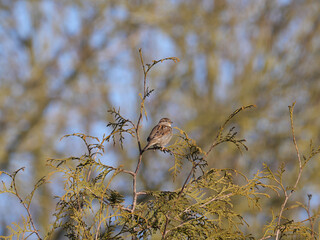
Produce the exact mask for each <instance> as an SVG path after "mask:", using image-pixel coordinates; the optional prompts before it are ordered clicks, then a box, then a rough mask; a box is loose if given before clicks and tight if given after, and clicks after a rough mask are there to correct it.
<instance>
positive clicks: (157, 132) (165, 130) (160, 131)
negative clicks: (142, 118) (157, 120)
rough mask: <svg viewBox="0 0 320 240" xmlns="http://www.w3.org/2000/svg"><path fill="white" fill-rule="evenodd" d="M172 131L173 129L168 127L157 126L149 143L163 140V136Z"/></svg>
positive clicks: (149, 138)
mask: <svg viewBox="0 0 320 240" xmlns="http://www.w3.org/2000/svg"><path fill="white" fill-rule="evenodd" d="M170 130H171V128H170V127H168V126H164V125H157V126H155V127H154V128H153V129H152V131H151V133H150V135H149V137H148V138H147V141H148V142H150V141H151V140H154V139H158V138H161V137H162V136H163V135H165V134H167V133H168V131H170Z"/></svg>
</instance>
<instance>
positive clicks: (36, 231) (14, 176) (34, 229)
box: [11, 167, 42, 239]
mask: <svg viewBox="0 0 320 240" xmlns="http://www.w3.org/2000/svg"><path fill="white" fill-rule="evenodd" d="M20 170H24V167H22V168H20V169H18V170H17V171H15V173H14V174H13V175H11V178H12V183H13V188H14V191H15V195H16V196H17V197H18V199H19V200H20V203H21V204H22V205H23V207H24V208H25V209H26V210H27V213H28V216H29V220H30V223H31V225H32V228H33V232H34V233H35V234H36V235H37V237H38V238H39V239H42V238H41V237H40V234H39V232H38V230H37V229H36V227H35V225H34V222H33V219H32V215H31V212H30V209H29V207H27V205H26V204H25V202H24V201H23V200H22V198H21V197H20V195H19V193H18V190H17V186H16V180H15V178H16V174H17V173H18V172H19V171H20Z"/></svg>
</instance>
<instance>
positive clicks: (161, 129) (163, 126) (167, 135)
mask: <svg viewBox="0 0 320 240" xmlns="http://www.w3.org/2000/svg"><path fill="white" fill-rule="evenodd" d="M171 123H172V121H171V120H170V119H169V118H161V119H160V121H159V123H158V124H157V125H156V126H155V127H154V128H153V129H152V131H151V133H150V135H149V137H148V138H147V141H148V144H147V145H146V146H145V148H144V149H143V150H142V151H145V150H147V149H148V148H150V147H151V146H159V147H161V148H164V146H165V145H167V144H168V143H169V142H170V140H171V138H172V128H171Z"/></svg>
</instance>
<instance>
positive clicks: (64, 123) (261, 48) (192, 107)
mask: <svg viewBox="0 0 320 240" xmlns="http://www.w3.org/2000/svg"><path fill="white" fill-rule="evenodd" d="M319 12H320V2H318V1H308V0H305V1H299V0H270V1H237V0H234V1H219V0H218V1H213V0H201V1H199V0H197V1H196V0H193V1H192V0H189V1H185V0H184V1H179V0H173V1H169V0H168V1H147V0H146V1H144V0H135V1H88V0H87V1H86V0H78V1H72V2H69V1H50V0H43V1H40V0H29V1H19V0H17V1H10V0H2V1H1V2H0V133H1V134H0V165H1V169H4V170H7V171H14V170H16V169H17V168H20V167H22V166H26V167H27V168H26V171H25V173H24V174H23V175H21V176H22V177H20V178H19V180H20V181H21V184H22V186H24V188H23V189H24V190H26V191H30V189H29V188H30V187H32V185H33V183H35V182H36V180H37V179H39V178H41V177H42V176H43V175H45V174H46V171H47V169H46V167H45V163H46V161H45V160H46V159H48V158H51V157H55V158H57V157H59V156H61V157H65V156H67V155H70V154H74V155H81V154H82V153H83V151H85V148H84V146H83V145H81V142H80V141H76V140H74V141H70V140H68V141H66V140H62V141H61V142H59V139H60V137H61V136H63V135H65V134H69V133H74V132H82V133H86V134H89V135H94V136H102V135H103V134H104V133H106V132H108V131H110V130H109V129H107V128H106V124H107V121H108V120H110V117H111V116H108V115H107V110H108V109H110V108H111V107H115V108H118V107H120V108H121V111H122V114H123V115H124V116H128V117H134V116H136V112H137V110H138V109H139V105H138V104H139V97H138V93H139V92H141V91H142V84H141V79H142V70H141V66H140V62H139V58H138V48H139V47H142V48H143V51H144V55H145V58H146V59H147V60H148V62H150V61H151V60H152V59H160V58H165V57H171V56H175V57H179V58H180V59H181V62H180V63H179V64H173V63H172V64H165V65H159V66H157V67H156V68H155V70H154V71H153V72H151V75H150V83H149V84H150V87H151V88H155V89H156V91H155V92H154V93H152V96H151V98H150V100H148V101H147V103H146V108H147V111H148V115H149V118H148V121H146V119H144V122H143V129H144V130H145V131H144V132H145V134H144V136H143V139H145V138H146V137H147V135H148V133H149V132H150V128H151V127H152V126H153V125H154V124H155V123H156V122H158V120H159V119H160V118H161V117H164V116H167V117H170V118H171V119H172V120H173V122H174V125H176V126H179V128H181V129H184V130H185V131H186V132H188V133H189V134H190V136H191V137H192V138H194V139H197V141H198V143H199V145H200V146H201V147H203V148H208V147H209V145H210V144H211V143H212V140H213V138H214V137H215V135H216V132H217V130H218V128H219V125H220V124H221V123H222V122H223V121H224V119H225V117H226V116H228V114H229V113H230V112H232V110H234V109H235V108H237V107H239V106H241V105H247V104H256V105H257V108H256V109H255V110H253V111H250V113H249V112H247V113H246V114H242V115H240V116H239V117H238V118H237V121H236V125H235V126H236V130H237V131H240V132H241V135H242V136H244V137H245V138H246V139H247V141H248V142H247V145H248V147H249V151H248V152H247V153H244V154H243V155H240V154H239V152H238V151H237V150H236V149H235V148H234V147H233V146H231V145H230V146H228V145H224V146H221V147H219V148H217V149H216V150H215V151H214V153H213V154H212V155H211V156H210V158H209V163H210V164H211V165H210V166H209V167H215V168H235V169H237V170H239V171H242V172H244V173H246V174H249V175H250V174H253V173H254V172H256V171H257V169H262V163H263V162H265V163H267V164H268V165H269V166H270V167H271V168H273V169H276V168H277V167H278V166H279V164H280V163H281V162H285V163H286V164H287V171H288V172H289V173H288V174H287V175H286V176H287V177H288V179H287V181H288V182H289V183H290V181H291V180H292V182H293V179H295V177H296V174H297V168H296V164H297V162H296V155H295V149H294V147H293V145H292V141H291V134H290V124H289V118H288V110H287V106H288V105H290V104H291V103H292V102H293V101H297V105H296V109H295V114H296V117H295V119H296V120H295V122H296V123H295V125H296V129H295V130H296V135H297V140H298V144H299V145H300V147H301V152H302V153H303V152H305V151H306V150H307V146H308V145H309V139H311V138H312V139H313V140H314V142H316V143H319V129H320V118H319V117H318V109H320V106H319V105H320V101H319V97H320V84H319V76H320V68H319V61H320V59H319V57H320V27H319V26H320V24H319V23H320V14H319ZM125 145H126V148H125V149H126V150H122V149H121V148H120V147H118V146H114V147H108V148H107V149H106V151H107V154H106V157H105V159H104V161H106V162H108V163H109V164H110V163H112V164H114V165H115V166H117V165H119V164H124V165H125V166H128V168H130V167H131V168H133V167H134V166H135V163H136V156H137V154H138V151H137V148H136V145H135V143H134V142H133V141H131V140H130V139H127V140H126V141H125ZM316 145H317V144H316ZM146 157H147V158H148V159H147V160H146V161H144V162H143V165H142V169H141V174H140V180H139V183H140V186H139V187H141V189H150V190H157V189H161V190H169V189H170V190H171V189H175V186H181V181H183V180H184V179H185V178H184V177H181V178H178V179H177V180H176V181H175V182H174V183H173V182H172V180H171V178H170V177H168V174H169V173H168V171H167V170H168V169H169V168H170V167H171V166H172V165H173V162H172V161H173V160H172V159H170V158H168V157H167V156H166V155H163V154H162V153H151V152H150V153H147V154H146ZM309 164H310V165H309V167H308V168H306V169H305V171H306V172H305V173H304V175H302V182H301V183H300V185H299V186H298V187H300V188H301V189H300V190H299V192H297V193H296V195H295V198H294V199H293V200H294V201H301V202H306V200H307V194H308V193H312V194H313V198H312V201H311V208H312V209H317V208H318V207H319V204H318V202H319V201H320V188H319V183H320V181H319V177H318V172H319V170H320V161H319V160H318V159H315V160H313V161H312V162H310V163H309ZM185 174H186V173H185V172H182V173H181V176H184V175H185ZM291 178H292V179H291ZM60 184H61V182H60V181H59V179H57V180H56V182H53V183H52V184H51V185H50V186H48V185H46V186H44V187H42V188H41V191H40V192H38V193H37V196H36V197H37V198H36V199H37V201H36V202H34V206H33V207H32V209H33V211H34V214H35V215H36V219H37V224H38V225H40V226H41V227H42V229H46V227H47V226H48V223H49V222H50V221H51V220H52V219H51V215H50V210H52V209H54V206H55V205H54V204H55V202H54V199H53V198H52V195H54V194H58V193H59V189H60V187H61V186H60V187H59V185H60ZM118 184H119V185H118V186H117V187H118V188H120V189H121V190H122V192H123V193H125V192H126V191H130V186H126V185H124V184H122V183H121V182H120V181H119V182H118ZM292 184H293V183H292ZM302 187H303V188H302ZM0 200H1V201H0V212H1V213H2V214H0V224H1V227H0V234H5V231H6V229H5V226H6V225H8V223H10V222H12V221H14V220H15V218H14V216H16V215H17V216H19V215H20V214H19V211H20V210H19V207H17V208H13V207H10V208H9V207H8V206H12V204H13V203H12V201H10V198H9V197H4V196H1V198H0ZM282 201H283V199H281V198H278V197H277V196H276V195H273V198H272V199H271V201H269V202H268V205H266V206H268V207H270V209H271V208H272V209H277V208H280V205H281V203H282ZM15 203H16V204H18V202H15ZM243 204H246V203H242V202H238V203H237V205H236V206H237V207H238V208H239V209H241V208H242V207H243ZM268 210H269V209H267V211H265V212H262V213H261V214H257V213H250V212H248V213H246V216H247V219H246V220H247V221H248V223H249V224H250V225H251V226H252V227H257V226H259V227H260V229H261V226H262V224H265V223H266V221H268V219H269V216H268V215H270V212H269V211H268ZM292 214H294V215H295V216H296V217H297V218H301V219H306V218H307V217H306V215H305V213H303V214H302V213H301V214H300V212H299V213H298V214H297V213H296V212H293V213H292ZM253 229H254V228H253ZM256 229H259V228H256ZM257 234H259V232H258V233H257Z"/></svg>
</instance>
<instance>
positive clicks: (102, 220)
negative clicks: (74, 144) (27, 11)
mask: <svg viewBox="0 0 320 240" xmlns="http://www.w3.org/2000/svg"><path fill="white" fill-rule="evenodd" d="M139 53H140V60H141V64H142V69H143V74H144V79H143V93H142V94H140V98H141V103H140V109H139V111H138V114H137V115H138V119H137V121H136V122H135V121H133V120H131V119H128V118H126V117H125V116H122V114H121V111H120V109H119V110H116V109H111V110H110V111H109V113H110V114H112V115H113V117H114V121H113V122H110V123H108V124H107V126H108V127H110V128H111V129H112V130H111V133H110V134H109V135H104V136H103V138H102V139H99V138H97V137H93V136H88V135H85V134H81V133H75V134H71V135H66V136H64V137H77V138H80V139H82V141H83V142H84V144H85V146H86V148H87V152H86V153H85V154H83V155H82V156H80V157H74V156H71V157H68V158H64V159H50V160H48V166H49V167H51V168H52V169H53V170H52V173H51V174H50V175H49V176H46V177H45V178H42V179H40V180H39V182H38V183H37V184H36V185H35V186H34V190H33V191H32V192H31V193H30V194H29V195H28V196H26V197H24V198H23V197H21V195H20V194H19V191H18V189H17V186H16V175H17V174H18V173H19V171H20V170H23V168H22V169H19V170H17V171H16V172H14V173H13V174H9V173H6V172H0V173H1V174H2V175H3V177H4V176H7V177H9V178H10V179H11V181H10V184H9V185H8V184H5V183H4V182H3V186H2V190H1V193H9V194H13V195H15V196H16V197H17V198H18V199H19V200H20V202H21V204H22V205H23V207H24V209H25V215H26V217H23V218H22V221H21V224H15V223H13V225H12V226H8V228H9V231H10V235H9V236H6V237H2V238H3V239H16V238H18V239H25V238H28V237H29V236H31V235H34V236H36V237H37V238H39V239H41V238H44V239H55V238H57V235H58V234H57V232H59V233H60V232H63V234H64V235H65V236H67V237H68V238H69V239H128V238H132V239H150V237H155V236H158V238H160V239H255V238H256V236H254V233H253V234H249V233H248V230H247V229H248V228H247V226H248V223H247V222H246V219H245V216H243V215H241V214H240V213H239V212H237V211H236V210H235V208H234V198H235V197H237V198H239V197H241V198H244V199H246V201H247V202H248V208H256V209H257V210H260V209H262V208H263V206H261V199H262V198H269V197H270V196H269V194H267V192H275V193H276V194H277V195H278V196H279V197H281V198H282V199H283V202H282V205H281V208H280V212H278V213H275V212H272V220H271V221H270V222H268V223H266V224H265V227H264V228H263V229H261V230H260V232H262V234H261V236H260V237H262V238H260V239H274V238H275V239H287V238H290V239H292V238H294V239H317V238H318V236H319V235H318V231H319V230H316V223H317V221H318V220H319V211H318V212H314V213H311V211H310V200H311V198H312V196H311V195H308V203H307V205H304V204H302V203H299V202H298V203H295V204H292V203H290V204H289V203H288V200H289V198H290V197H291V196H292V195H293V194H294V192H295V190H296V188H297V186H298V184H299V181H300V178H301V175H302V174H303V169H304V168H305V167H306V166H307V163H308V161H309V160H310V159H311V158H312V157H314V156H315V155H317V154H318V153H319V152H320V148H314V147H313V144H312V142H311V144H310V153H309V155H308V156H302V155H301V154H300V152H299V149H298V144H297V142H296V139H295V134H294V125H293V108H294V104H293V105H292V106H290V107H289V113H290V115H289V119H290V122H289V121H288V124H290V123H291V130H292V137H293V146H294V147H295V149H296V153H297V154H296V155H297V158H298V161H297V165H298V175H297V178H296V182H295V185H294V186H286V184H285V182H284V181H283V176H284V174H285V165H283V164H282V165H281V164H280V167H279V169H278V171H277V172H273V171H271V169H270V168H269V167H268V166H267V165H264V166H262V169H263V170H262V171H258V172H257V173H256V174H255V175H254V176H253V177H252V178H249V177H247V176H245V175H244V174H242V173H240V172H238V171H237V170H236V169H215V168H212V169H208V167H207V165H208V164H207V158H208V155H209V154H210V153H211V152H212V150H213V149H214V148H215V147H216V146H217V145H219V144H222V143H228V142H229V143H232V144H234V145H235V147H236V148H237V149H239V150H240V151H242V150H248V148H247V146H246V145H245V140H244V139H241V138H238V133H237V132H236V131H235V128H234V127H232V126H231V127H228V125H229V124H230V121H231V120H233V119H234V118H235V117H236V115H237V114H239V113H240V112H243V111H245V110H247V109H250V108H252V107H254V105H248V106H243V107H240V108H238V109H236V110H235V111H234V112H233V113H232V114H231V115H230V116H229V117H227V118H226V120H225V122H224V123H222V125H221V127H220V129H219V131H218V132H217V134H216V136H215V138H214V139H213V142H212V143H211V145H210V147H209V149H208V150H207V151H205V150H204V149H201V148H200V147H199V146H198V145H197V143H196V141H195V140H194V139H191V138H190V137H189V136H188V134H187V133H186V132H185V131H183V130H182V129H179V128H176V129H177V130H178V134H176V135H177V138H176V141H175V142H174V143H173V144H172V145H171V146H168V147H167V148H165V149H160V148H157V147H154V148H153V149H154V150H157V151H163V152H164V153H166V154H167V155H165V156H166V157H173V158H174V164H173V166H172V167H171V168H170V169H169V171H170V172H171V173H172V179H173V180H175V178H177V177H178V176H179V177H183V176H182V175H181V173H180V171H181V169H183V168H185V167H187V166H191V168H190V169H189V170H188V173H187V175H186V176H185V181H184V182H183V185H182V186H181V187H180V188H178V189H176V190H175V191H140V192H138V191H137V181H138V179H137V176H138V175H139V168H140V165H141V161H142V159H143V155H144V153H145V151H143V150H142V149H143V147H142V143H141V138H140V128H141V124H142V119H143V118H144V117H147V111H146V108H145V100H146V98H147V97H149V96H150V94H151V93H152V92H153V89H151V90H150V89H149V88H148V87H147V75H148V72H149V71H150V70H151V69H152V68H153V67H154V66H155V65H156V64H158V63H161V62H163V61H166V60H172V61H174V62H179V59H178V58H175V57H170V58H165V59H161V60H158V61H153V62H152V63H151V64H145V63H144V60H143V56H142V53H141V50H140V51H139ZM126 137H132V138H134V139H135V141H136V142H137V147H138V150H139V151H138V153H139V154H138V156H137V163H136V168H135V171H130V170H127V169H126V166H119V167H113V166H109V165H106V164H104V163H102V162H101V160H100V157H101V155H103V154H105V145H106V144H120V145H121V147H122V148H123V151H125V150H126V146H125V145H124V142H123V140H124V138H126ZM186 162H189V163H191V164H189V165H187V164H185V163H186ZM56 174H60V176H61V175H62V176H63V179H64V194H62V195H61V196H56V198H57V199H58V203H57V205H56V210H55V213H54V219H55V220H54V222H53V224H52V226H51V227H50V231H48V232H46V233H41V232H40V231H39V230H38V229H37V226H36V223H35V220H34V219H33V218H32V214H31V210H30V206H31V201H32V199H33V198H32V197H33V195H34V193H35V191H36V190H37V188H39V187H40V186H41V185H42V184H45V183H47V181H49V180H50V178H52V177H54V176H55V175H56ZM124 174H126V175H129V176H130V177H131V178H132V180H131V181H132V182H128V184H130V185H132V203H131V204H130V205H125V204H124V197H125V196H123V195H121V194H120V193H119V192H118V191H117V189H112V188H111V183H112V182H113V181H114V179H115V177H116V176H117V175H120V177H121V175H124ZM239 178H241V179H242V181H239ZM126 179H127V178H126ZM240 182H241V183H242V184H240ZM268 189H269V190H272V191H268ZM142 195H147V196H148V197H147V198H145V199H147V200H144V201H138V196H142ZM292 208H302V209H305V211H306V212H307V215H308V218H307V219H305V220H303V221H300V222H299V221H296V220H295V219H287V218H286V217H284V215H285V212H286V211H290V210H291V209H292ZM270 215H271V213H270Z"/></svg>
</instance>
